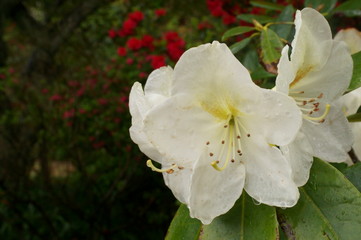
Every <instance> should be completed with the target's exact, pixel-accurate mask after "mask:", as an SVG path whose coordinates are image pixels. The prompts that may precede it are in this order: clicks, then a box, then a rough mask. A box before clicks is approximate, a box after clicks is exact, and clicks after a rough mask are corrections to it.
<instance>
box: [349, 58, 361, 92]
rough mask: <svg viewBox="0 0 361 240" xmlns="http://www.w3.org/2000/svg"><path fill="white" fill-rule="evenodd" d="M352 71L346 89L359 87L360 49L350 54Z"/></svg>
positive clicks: (360, 81)
mask: <svg viewBox="0 0 361 240" xmlns="http://www.w3.org/2000/svg"><path fill="white" fill-rule="evenodd" d="M352 60H353V73H352V78H351V82H350V86H349V87H348V90H349V91H351V90H354V89H356V88H358V87H361V51H360V52H358V53H355V54H353V55H352Z"/></svg>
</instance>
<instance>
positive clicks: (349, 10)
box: [333, 0, 361, 17]
mask: <svg viewBox="0 0 361 240" xmlns="http://www.w3.org/2000/svg"><path fill="white" fill-rule="evenodd" d="M333 12H334V13H335V12H342V13H343V14H345V15H346V16H347V17H354V16H361V1H360V0H350V1H347V2H344V3H342V4H341V5H340V6H338V7H336V8H335V9H334V10H333Z"/></svg>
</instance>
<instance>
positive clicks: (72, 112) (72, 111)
mask: <svg viewBox="0 0 361 240" xmlns="http://www.w3.org/2000/svg"><path fill="white" fill-rule="evenodd" d="M74 115H75V109H70V110H69V111H65V112H64V113H63V118H64V119H68V118H72V117H74Z"/></svg>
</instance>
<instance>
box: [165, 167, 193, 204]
mask: <svg viewBox="0 0 361 240" xmlns="http://www.w3.org/2000/svg"><path fill="white" fill-rule="evenodd" d="M170 166H171V165H166V166H163V167H164V168H167V167H170ZM192 174H193V167H192V166H187V167H184V168H183V169H181V170H180V169H177V168H176V169H175V171H174V172H173V173H171V174H169V173H163V178H164V182H165V184H166V185H167V186H168V187H169V188H170V190H172V193H173V195H174V196H175V197H176V198H177V199H178V200H179V201H180V202H181V203H184V204H189V197H190V187H191V179H192Z"/></svg>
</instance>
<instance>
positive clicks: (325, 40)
mask: <svg viewBox="0 0 361 240" xmlns="http://www.w3.org/2000/svg"><path fill="white" fill-rule="evenodd" d="M295 26H296V33H295V37H294V40H293V42H292V53H291V55H290V59H289V56H288V52H289V47H288V46H285V47H284V49H283V50H282V56H281V59H280V62H279V64H278V76H277V79H276V90H277V91H280V92H283V93H286V94H288V95H289V96H291V97H292V98H293V99H294V100H295V101H296V103H297V105H298V106H299V108H300V109H301V111H302V113H303V124H302V127H301V130H300V133H299V134H298V135H297V137H296V139H295V141H293V142H292V143H291V144H289V145H288V146H286V147H282V148H281V149H282V151H283V152H284V154H285V156H286V157H287V158H288V160H289V162H290V163H291V165H292V169H293V175H294V179H295V181H296V183H297V185H298V186H302V185H303V184H305V183H306V182H307V180H308V177H309V171H310V168H311V165H312V160H313V156H316V157H318V158H320V159H322V160H325V161H329V162H342V161H346V160H347V158H348V155H347V152H348V151H349V150H350V148H351V145H352V134H351V130H350V127H349V124H348V121H347V119H346V117H345V116H344V114H343V112H342V107H341V104H339V103H337V100H338V99H339V98H340V97H341V95H342V94H343V93H344V91H345V90H346V89H347V87H348V86H349V83H350V80H351V76H352V67H353V63H352V58H351V55H350V53H349V51H348V49H347V46H346V45H345V44H344V43H343V42H338V41H335V40H333V39H332V35H331V29H330V26H329V24H328V23H327V21H326V19H325V18H324V17H323V16H322V15H321V14H320V13H319V12H317V11H316V10H314V9H311V8H305V9H303V10H302V11H297V13H296V19H295Z"/></svg>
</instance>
